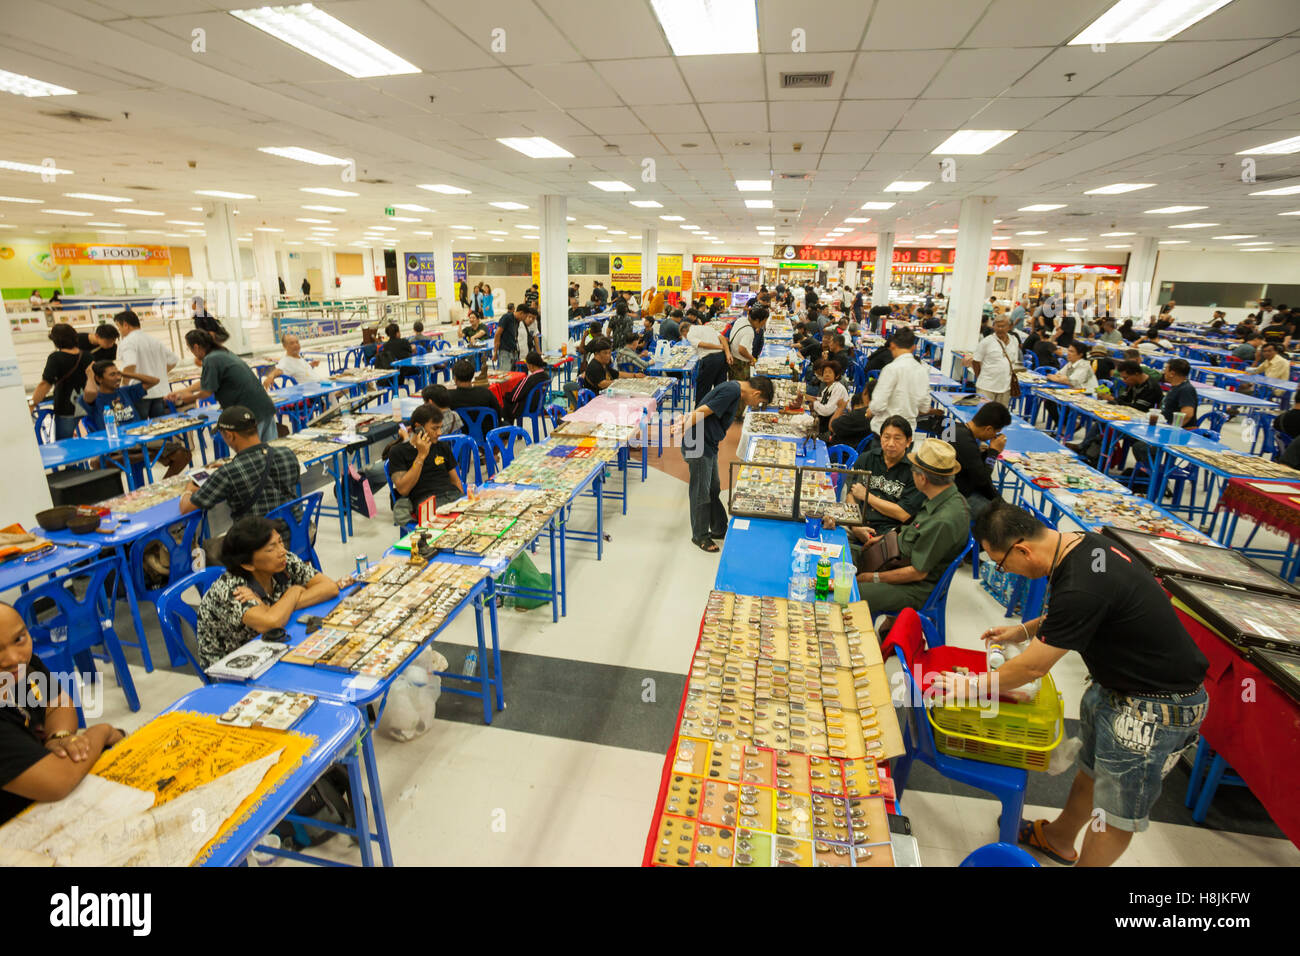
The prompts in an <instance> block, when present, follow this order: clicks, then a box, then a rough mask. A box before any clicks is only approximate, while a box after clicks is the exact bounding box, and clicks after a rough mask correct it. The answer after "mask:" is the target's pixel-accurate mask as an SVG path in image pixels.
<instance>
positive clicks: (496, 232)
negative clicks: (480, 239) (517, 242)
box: [487, 229, 510, 236]
mask: <svg viewBox="0 0 1300 956" xmlns="http://www.w3.org/2000/svg"><path fill="white" fill-rule="evenodd" d="M487 234H488V235H489V236H508V235H510V233H508V232H506V231H505V230H504V229H489V230H488V231H487Z"/></svg>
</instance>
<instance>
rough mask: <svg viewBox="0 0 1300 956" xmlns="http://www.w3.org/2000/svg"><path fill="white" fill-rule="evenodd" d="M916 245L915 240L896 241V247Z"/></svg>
mask: <svg viewBox="0 0 1300 956" xmlns="http://www.w3.org/2000/svg"><path fill="white" fill-rule="evenodd" d="M915 244H916V240H915V239H895V240H894V245H896V246H897V245H904V246H912V245H915Z"/></svg>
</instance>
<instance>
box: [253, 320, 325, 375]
mask: <svg viewBox="0 0 1300 956" xmlns="http://www.w3.org/2000/svg"><path fill="white" fill-rule="evenodd" d="M280 344H281V345H283V346H284V358H282V359H280V361H278V362H276V363H275V366H274V367H273V368H272V369H271V370H270V371H269V372H267V373H266V378H264V379H262V387H263V388H270V387H271V383H272V382H274V381H275V378H276V376H277V375H280V374H284V375H288V376H289V377H290V378H292V379H293V380H294V381H295V382H297V383H298V384H299V385H301V384H303V383H304V382H319V381H322V380H323V379H324V378H326V376H325V375H324V374H322V373H321V372H319V371H317V366H319V365H320V359H313V360H312V361H308V360H307V359H305V358H303V357H302V343H301V342H300V341H299V340H298V336H296V335H294V334H293V333H292V332H286V333H285V334H284V335H282V336H280Z"/></svg>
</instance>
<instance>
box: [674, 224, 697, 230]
mask: <svg viewBox="0 0 1300 956" xmlns="http://www.w3.org/2000/svg"><path fill="white" fill-rule="evenodd" d="M677 228H678V229H689V230H690V231H691V232H694V231H695V230H697V229H699V228H700V227H699V226H690V225H681V226H678V227H677Z"/></svg>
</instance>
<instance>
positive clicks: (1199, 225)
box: [1169, 222, 1218, 229]
mask: <svg viewBox="0 0 1300 956" xmlns="http://www.w3.org/2000/svg"><path fill="white" fill-rule="evenodd" d="M1217 225H1218V223H1217V222H1183V223H1179V224H1178V225H1176V226H1170V227H1169V228H1170V229H1204V228H1205V227H1206V226H1217Z"/></svg>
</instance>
